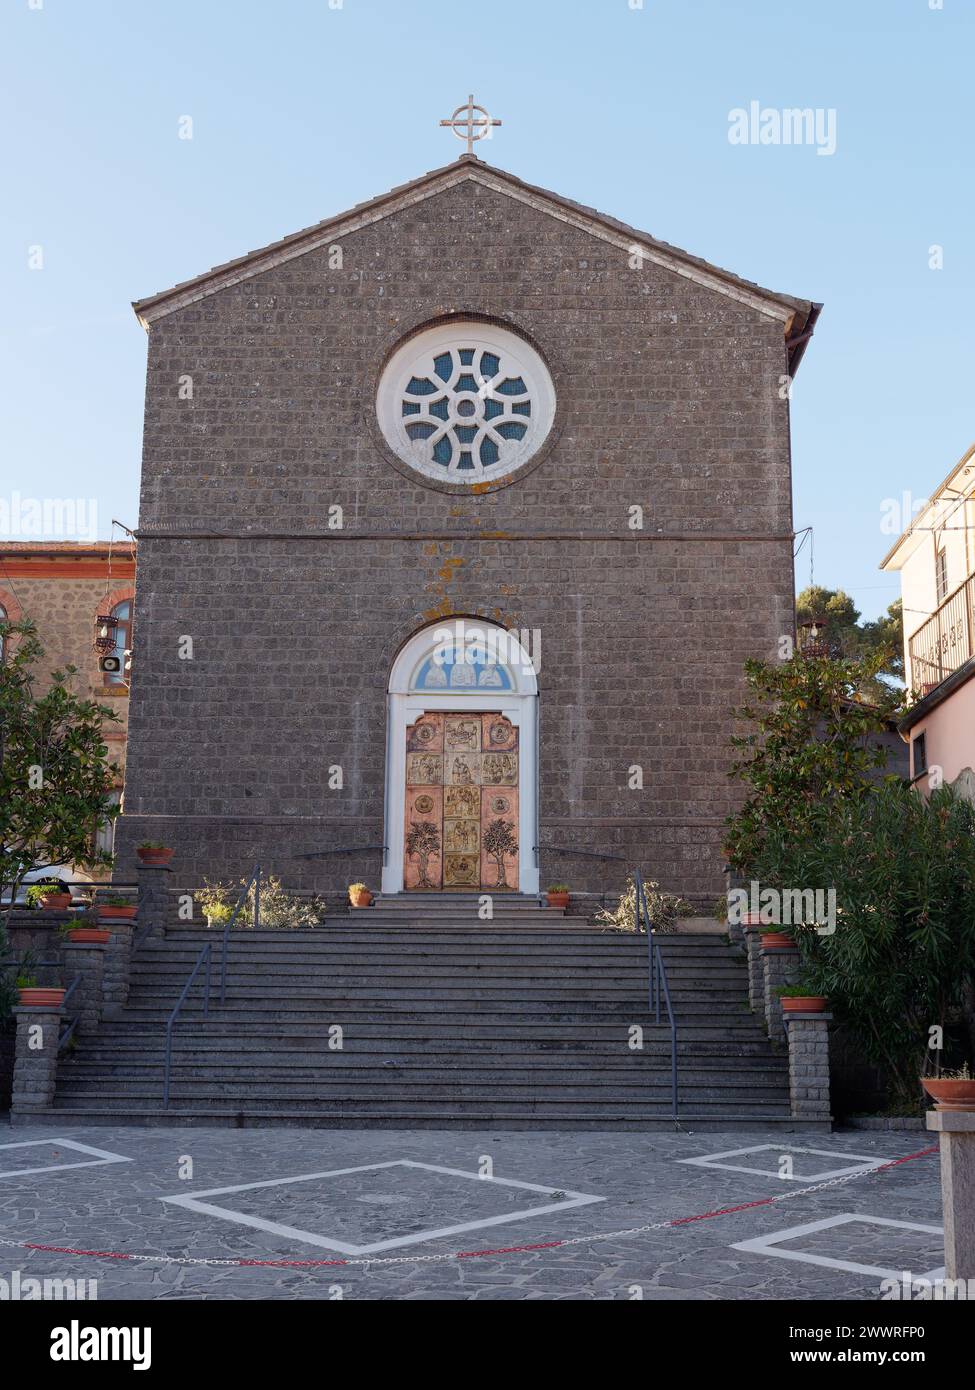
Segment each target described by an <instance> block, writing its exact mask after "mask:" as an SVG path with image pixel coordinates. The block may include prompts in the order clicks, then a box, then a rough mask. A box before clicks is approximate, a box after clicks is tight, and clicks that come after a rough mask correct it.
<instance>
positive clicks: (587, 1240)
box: [0, 1144, 938, 1269]
mask: <svg viewBox="0 0 975 1390" xmlns="http://www.w3.org/2000/svg"><path fill="white" fill-rule="evenodd" d="M937 1152H938V1145H937V1144H933V1145H932V1146H931V1147H930V1148H927V1149H918V1151H917V1152H916V1153H912V1154H904V1156H903V1157H902V1158H892V1159H890V1160H889V1162H887V1163H881V1164H878V1165H877V1166H876V1167H875V1168H865V1169H864V1170H863V1171H862V1172H859V1173H847V1174H846V1176H845V1177H842V1178H830V1179H828V1180H827V1181H826V1182H817V1183H813V1184H812V1186H810V1187H798V1188H793V1189H792V1190H791V1191H787V1192H779V1193H776V1194H775V1195H774V1196H772V1197H762V1198H760V1199H759V1200H758V1201H756V1202H740V1203H738V1204H737V1205H736V1206H733V1207H717V1208H715V1210H714V1211H702V1212H699V1213H698V1214H697V1215H696V1216H676V1217H673V1218H672V1219H671V1220H670V1221H654V1222H652V1223H651V1224H650V1225H647V1226H628V1227H627V1228H626V1229H625V1230H622V1231H596V1232H593V1233H592V1234H590V1235H585V1236H570V1237H567V1238H565V1239H564V1240H547V1241H543V1242H540V1243H536V1244H534V1245H504V1246H500V1247H498V1248H497V1249H490V1250H451V1251H449V1252H447V1253H446V1254H442V1255H386V1256H382V1257H380V1256H376V1255H364V1256H359V1257H356V1258H354V1259H352V1258H350V1259H335V1260H250V1259H245V1258H243V1257H238V1258H233V1259H227V1258H223V1259H218V1258H208V1257H206V1256H199V1257H197V1258H195V1259H194V1258H191V1257H190V1256H188V1255H132V1254H128V1253H126V1252H124V1251H121V1250H85V1249H81V1248H75V1247H74V1246H70V1245H42V1244H40V1243H39V1242H37V1241H28V1240H6V1239H4V1238H3V1237H2V1236H0V1246H7V1247H9V1248H12V1249H16V1250H38V1251H45V1252H46V1253H48V1254H53V1255H87V1256H90V1257H91V1258H93V1259H98V1260H122V1261H128V1262H130V1263H138V1264H147V1263H151V1264H166V1265H214V1266H221V1267H223V1268H228V1267H229V1268H234V1269H335V1268H340V1267H343V1266H349V1265H402V1264H441V1263H443V1262H444V1261H446V1260H477V1259H484V1258H486V1257H489V1256H497V1255H523V1254H528V1253H530V1252H532V1251H535V1250H559V1249H561V1248H563V1247H565V1246H569V1245H590V1244H592V1243H593V1242H595V1241H598V1240H625V1239H627V1238H629V1237H630V1236H640V1235H645V1234H647V1232H649V1231H666V1230H669V1229H670V1228H671V1227H673V1226H689V1225H691V1224H693V1223H694V1222H695V1221H711V1220H713V1219H714V1218H715V1217H716V1216H732V1215H734V1214H735V1213H736V1212H739V1211H752V1210H754V1209H755V1208H756V1207H770V1206H774V1205H775V1204H776V1203H778V1202H787V1201H789V1200H790V1199H792V1198H795V1197H808V1196H809V1194H810V1193H811V1192H823V1191H825V1190H826V1189H827V1188H830V1187H843V1186H845V1185H846V1183H848V1182H853V1181H855V1180H856V1179H857V1178H862V1177H870V1176H872V1175H874V1174H876V1173H884V1172H889V1170H890V1169H891V1168H897V1167H898V1166H899V1165H900V1164H902V1163H910V1162H912V1160H913V1159H916V1158H928V1157H930V1155H931V1154H936V1153H937Z"/></svg>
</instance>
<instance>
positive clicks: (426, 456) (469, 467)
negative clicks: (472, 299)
mask: <svg viewBox="0 0 975 1390" xmlns="http://www.w3.org/2000/svg"><path fill="white" fill-rule="evenodd" d="M377 411H378V416H379V423H380V427H381V428H382V432H383V435H384V437H385V439H386V442H387V444H388V445H389V446H390V448H391V449H392V450H393V451H394V453H395V454H396V455H397V456H398V457H399V458H400V459H402V460H403V462H404V463H408V464H410V466H411V467H413V468H415V469H416V470H417V471H418V472H419V473H422V474H424V475H425V476H426V477H428V478H436V479H438V480H439V481H441V482H449V483H476V482H482V481H488V480H493V479H496V478H503V477H506V476H507V475H508V474H510V473H512V472H513V471H514V470H515V469H517V468H519V467H520V466H521V465H522V464H524V463H526V462H527V461H528V459H529V458H531V456H532V455H533V454H535V453H536V452H537V451H538V449H539V447H540V446H541V444H542V443H543V442H544V440H545V438H546V436H547V435H548V432H549V430H550V429H551V426H552V419H553V416H554V414H555V389H554V386H553V384H552V378H551V376H550V375H549V373H548V370H547V368H546V366H545V364H544V362H543V361H542V359H541V358H540V357H539V355H538V353H537V352H536V351H535V350H534V348H532V347H531V346H530V344H528V343H526V342H525V341H524V340H523V339H521V338H518V337H516V336H515V334H513V333H510V332H508V331H507V330H506V329H502V328H495V327H493V326H489V325H486V324H481V323H448V324H442V325H440V326H439V327H437V328H432V329H428V330H427V331H426V332H424V333H420V334H418V335H417V336H416V337H414V338H410V339H408V340H407V342H405V343H404V344H403V345H402V346H401V347H400V348H398V349H397V351H396V352H395V353H394V354H393V356H392V358H391V359H390V361H389V364H388V365H387V367H386V370H385V371H384V372H383V375H382V379H381V381H380V385H379V393H378V399H377Z"/></svg>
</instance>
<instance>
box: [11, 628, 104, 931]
mask: <svg viewBox="0 0 975 1390" xmlns="http://www.w3.org/2000/svg"><path fill="white" fill-rule="evenodd" d="M0 636H2V639H3V647H4V660H3V662H2V664H0V899H3V900H4V901H6V900H7V898H8V895H9V906H8V917H9V912H10V911H11V910H12V907H13V903H14V900H15V898H16V895H17V890H18V889H19V887H20V884H21V883H22V882H23V879H24V876H25V875H26V874H28V873H30V872H31V871H32V870H35V869H43V868H46V867H48V866H53V865H56V864H74V865H77V866H78V867H80V868H86V869H98V868H109V867H111V863H112V860H111V856H110V855H107V854H105V853H103V852H102V851H100V850H98V849H97V848H96V847H95V832H96V830H97V828H98V826H99V825H101V824H103V823H104V822H106V821H110V820H112V819H113V818H114V816H115V815H116V814H117V808H116V807H115V806H113V804H112V802H111V792H112V789H113V787H114V785H115V782H116V774H117V771H118V769H117V767H116V765H115V764H114V763H110V762H109V760H108V748H107V746H106V744H105V739H104V734H103V726H104V725H105V724H106V723H115V722H118V716H117V715H116V714H115V712H114V710H111V709H108V708H106V707H105V706H104V705H99V704H96V703H95V701H94V700H89V699H84V698H82V697H80V696H78V695H77V694H76V693H75V692H74V690H73V689H72V681H73V678H74V676H75V675H76V674H77V671H76V668H75V667H73V666H66V667H64V668H62V669H59V670H56V671H53V672H52V673H51V675H50V679H49V683H48V688H47V689H46V691H45V692H44V694H42V695H39V694H37V693H36V687H37V685H38V683H39V679H40V677H39V670H38V667H39V663H40V661H41V659H42V657H43V655H44V649H43V647H42V646H41V643H40V642H39V640H38V638H37V632H36V629H35V627H34V624H33V623H31V622H27V621H24V622H19V623H0Z"/></svg>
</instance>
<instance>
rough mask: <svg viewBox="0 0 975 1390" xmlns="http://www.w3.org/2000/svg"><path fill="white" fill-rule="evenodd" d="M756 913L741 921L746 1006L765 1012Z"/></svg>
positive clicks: (760, 941) (763, 974)
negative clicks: (745, 958)
mask: <svg viewBox="0 0 975 1390" xmlns="http://www.w3.org/2000/svg"><path fill="white" fill-rule="evenodd" d="M758 923H759V918H758V913H757V912H756V913H752V914H749V915H747V916H746V917H745V919H744V921H743V922H742V931H743V932H744V934H745V952H746V955H747V958H748V1006H749V1008H750V1009H751V1010H752V1012H753V1013H756V1014H761V1013H764V1012H765V967H764V965H763V964H762V938H761V936H760V935H759V930H758Z"/></svg>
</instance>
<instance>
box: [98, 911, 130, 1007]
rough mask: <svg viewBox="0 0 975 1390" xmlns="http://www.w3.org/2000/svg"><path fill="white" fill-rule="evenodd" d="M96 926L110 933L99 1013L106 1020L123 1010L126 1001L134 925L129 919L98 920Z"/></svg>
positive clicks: (108, 918)
mask: <svg viewBox="0 0 975 1390" xmlns="http://www.w3.org/2000/svg"><path fill="white" fill-rule="evenodd" d="M98 925H99V927H102V928H104V929H106V930H107V931H109V932H111V936H110V937H109V938H108V945H107V946H106V948H105V966H104V974H103V983H102V998H103V1000H104V1005H105V1006H104V1010H103V1012H104V1014H105V1016H106V1017H110V1016H112V1015H113V1014H117V1013H118V1011H119V1010H120V1009H123V1008H124V1007H125V1004H126V1002H127V1000H128V997H129V973H130V969H131V958H132V933H133V931H134V929H135V925H136V923H135V921H134V919H132V918H125V917H99V919H98Z"/></svg>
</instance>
